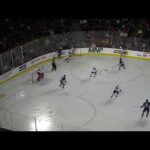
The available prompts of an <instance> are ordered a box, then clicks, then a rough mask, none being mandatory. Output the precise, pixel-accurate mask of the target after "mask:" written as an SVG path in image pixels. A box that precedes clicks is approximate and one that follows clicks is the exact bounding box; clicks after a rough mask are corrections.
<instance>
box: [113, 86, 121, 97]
mask: <svg viewBox="0 0 150 150" xmlns="http://www.w3.org/2000/svg"><path fill="white" fill-rule="evenodd" d="M121 91H122V90H121V88H120V87H119V85H117V86H116V87H115V89H114V91H113V94H112V95H111V98H112V97H113V96H114V95H115V97H118V94H119V93H120V92H121Z"/></svg>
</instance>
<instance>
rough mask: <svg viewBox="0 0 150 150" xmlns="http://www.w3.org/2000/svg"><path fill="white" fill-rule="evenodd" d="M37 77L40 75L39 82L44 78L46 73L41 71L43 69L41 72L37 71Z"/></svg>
mask: <svg viewBox="0 0 150 150" xmlns="http://www.w3.org/2000/svg"><path fill="white" fill-rule="evenodd" d="M37 75H38V77H37V81H40V80H41V79H43V78H44V73H43V72H42V71H41V69H39V70H38V71H37Z"/></svg>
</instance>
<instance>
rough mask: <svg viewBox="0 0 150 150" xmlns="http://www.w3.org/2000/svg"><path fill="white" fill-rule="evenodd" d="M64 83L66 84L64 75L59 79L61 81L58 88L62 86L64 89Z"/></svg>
mask: <svg viewBox="0 0 150 150" xmlns="http://www.w3.org/2000/svg"><path fill="white" fill-rule="evenodd" d="M65 83H67V81H66V75H63V76H62V77H61V79H60V85H59V87H61V86H62V88H63V89H64V87H65Z"/></svg>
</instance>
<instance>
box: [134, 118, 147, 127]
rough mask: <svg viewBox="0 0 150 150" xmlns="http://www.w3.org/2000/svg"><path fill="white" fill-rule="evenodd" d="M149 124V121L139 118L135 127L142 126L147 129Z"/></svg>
mask: <svg viewBox="0 0 150 150" xmlns="http://www.w3.org/2000/svg"><path fill="white" fill-rule="evenodd" d="M147 124H148V121H147V119H146V118H139V119H138V120H137V121H136V122H135V126H140V127H146V126H147Z"/></svg>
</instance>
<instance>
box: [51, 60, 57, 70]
mask: <svg viewBox="0 0 150 150" xmlns="http://www.w3.org/2000/svg"><path fill="white" fill-rule="evenodd" d="M56 68H57V67H56V63H55V57H54V58H53V59H52V71H53V70H55V71H56Z"/></svg>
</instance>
